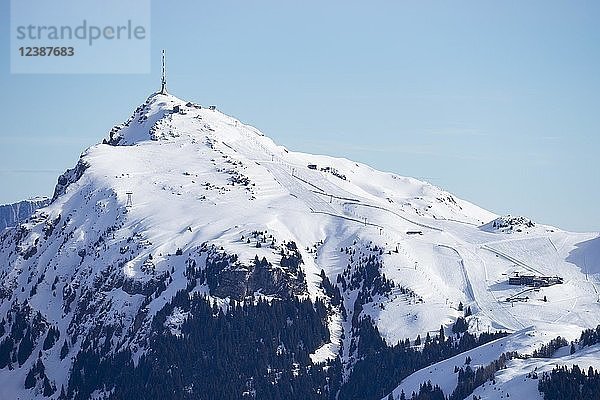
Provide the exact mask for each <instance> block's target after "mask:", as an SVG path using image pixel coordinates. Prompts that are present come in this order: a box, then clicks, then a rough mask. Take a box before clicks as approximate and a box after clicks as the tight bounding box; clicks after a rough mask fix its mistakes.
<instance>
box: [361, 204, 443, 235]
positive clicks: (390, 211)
mask: <svg viewBox="0 0 600 400" xmlns="http://www.w3.org/2000/svg"><path fill="white" fill-rule="evenodd" d="M355 205H358V206H364V207H371V208H377V209H379V210H383V211H387V212H389V213H392V214H394V215H395V216H397V217H399V218H402V219H403V220H405V221H408V222H410V223H411V224H414V225H417V226H420V227H421V228H426V229H431V230H434V231H437V232H443V231H444V230H443V229H441V228H437V227H434V226H430V225H426V224H422V223H420V222H416V221H413V220H411V219H409V218H406V217H404V216H402V215H400V214H398V213H397V212H395V211H392V210H390V209H388V208H385V207H381V206H377V205H374V204H366V203H355Z"/></svg>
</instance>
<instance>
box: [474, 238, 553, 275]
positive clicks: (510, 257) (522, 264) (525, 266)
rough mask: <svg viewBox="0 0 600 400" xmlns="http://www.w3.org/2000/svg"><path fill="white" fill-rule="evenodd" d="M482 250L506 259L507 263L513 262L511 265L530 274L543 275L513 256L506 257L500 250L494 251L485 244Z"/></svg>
mask: <svg viewBox="0 0 600 400" xmlns="http://www.w3.org/2000/svg"><path fill="white" fill-rule="evenodd" d="M482 249H485V250H488V251H491V252H492V253H495V254H498V255H499V256H501V257H504V258H506V259H507V260H508V261H510V262H513V263H515V264H517V265H519V266H521V267H523V268H525V269H527V270H529V271H531V272H535V273H536V274H539V275H544V273H543V272H541V271H539V270H537V269H535V268H533V267H532V266H530V265H527V264H525V263H524V262H523V261H520V260H518V259H516V258H514V257H513V256H510V255H508V254H506V253H503V252H501V251H500V250H496V249H494V248H493V247H490V246H488V245H487V244H484V245H483V246H482Z"/></svg>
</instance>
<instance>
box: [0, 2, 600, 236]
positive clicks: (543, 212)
mask: <svg viewBox="0 0 600 400" xmlns="http://www.w3.org/2000/svg"><path fill="white" fill-rule="evenodd" d="M8 15H9V4H8V2H2V3H1V5H0V16H1V21H0V32H1V33H2V37H3V40H2V42H1V43H0V46H1V48H0V52H1V53H2V54H3V56H2V58H1V60H2V66H1V69H0V87H1V88H2V95H0V116H1V120H2V124H1V126H0V187H1V189H0V203H6V202H13V201H17V200H19V199H23V198H26V197H30V196H33V195H37V194H46V195H49V194H51V192H52V190H53V186H54V184H55V182H56V178H57V176H58V175H59V174H60V173H61V172H62V171H64V170H65V169H66V168H69V167H72V166H73V165H75V163H76V161H77V158H78V157H79V154H80V153H81V151H83V150H84V149H85V148H86V147H87V146H89V145H92V144H95V143H97V142H99V141H100V140H101V139H102V137H104V136H105V135H106V134H107V132H108V131H109V130H110V128H111V127H112V126H113V125H114V124H117V123H120V122H122V121H124V120H125V119H126V118H127V117H128V116H129V115H130V114H131V112H132V111H133V110H134V109H135V107H137V105H139V104H140V103H142V102H143V101H144V100H145V98H146V97H147V96H148V95H149V94H150V93H151V92H152V91H153V90H156V89H157V88H158V85H159V74H160V59H159V54H160V49H161V48H166V49H167V52H168V64H169V65H168V70H169V89H170V91H171V92H172V93H173V94H175V95H176V96H178V97H180V98H184V99H189V100H193V101H197V102H200V103H201V104H216V105H218V106H219V108H220V109H221V110H222V111H224V112H225V113H227V114H231V115H234V116H236V117H238V118H239V119H241V120H242V121H244V122H246V123H250V124H252V125H254V126H256V127H258V128H259V129H261V130H262V131H263V132H265V133H266V134H267V135H268V136H270V137H271V138H273V139H274V140H275V141H276V142H277V143H279V144H283V145H285V146H287V147H289V148H290V149H293V150H299V151H305V152H312V153H324V154H330V155H334V156H340V157H346V158H351V159H355V160H358V161H362V162H365V163H368V164H370V165H372V166H373V167H375V168H378V169H382V170H386V171H392V172H395V173H398V174H401V175H406V176H414V177H417V178H422V179H425V180H427V181H429V182H432V183H434V184H436V185H438V186H440V187H442V188H444V189H446V190H448V191H450V192H452V193H454V194H456V195H457V196H459V197H461V198H464V199H466V200H470V201H472V202H474V203H476V204H478V205H480V206H482V207H484V208H487V209H489V210H491V211H494V212H496V213H499V214H507V213H510V214H513V215H515V214H518V215H526V216H529V217H530V218H532V219H533V220H535V221H539V222H543V223H547V224H551V225H556V226H559V227H561V228H564V229H570V230H575V231H585V230H591V231H598V230H600V213H599V212H598V204H600V179H599V175H600V173H599V171H600V168H599V167H598V156H597V154H598V150H599V149H600V134H599V133H600V132H599V126H600V112H599V111H598V110H600V44H599V43H600V24H598V22H597V21H598V18H599V17H600V3H599V2H596V1H575V2H573V1H527V2H523V1H502V2H500V1H461V2H434V1H373V2H368V3H366V2H353V1H350V2H348V1H344V2H342V1H328V2H317V1H303V2H294V3H292V2H282V1H253V2H247V1H211V2H208V1H204V0H203V1H185V0H180V1H177V2H159V1H153V2H152V12H151V15H152V24H151V47H152V52H153V54H154V55H155V61H156V62H155V64H154V65H152V73H151V74H129V75H127V74H104V75H102V74H95V75H94V74H79V75H68V74H63V75H50V74H48V75H45V74H39V75H14V74H10V58H9V34H10V31H9V25H10V24H9V17H8Z"/></svg>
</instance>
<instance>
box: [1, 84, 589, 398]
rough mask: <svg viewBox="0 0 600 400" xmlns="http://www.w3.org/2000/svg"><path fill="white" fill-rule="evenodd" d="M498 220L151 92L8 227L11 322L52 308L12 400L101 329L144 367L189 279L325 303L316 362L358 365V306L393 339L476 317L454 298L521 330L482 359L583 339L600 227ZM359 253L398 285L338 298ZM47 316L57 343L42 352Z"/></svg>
mask: <svg viewBox="0 0 600 400" xmlns="http://www.w3.org/2000/svg"><path fill="white" fill-rule="evenodd" d="M496 218H497V215H495V214H493V213H491V212H488V211H486V210H483V209H481V208H479V207H477V206H475V205H473V204H471V203H469V202H467V201H464V200H461V199H458V198H456V197H455V196H453V195H451V194H450V193H448V192H445V191H444V190H442V189H439V188H437V187H435V186H433V185H430V184H428V183H424V182H421V181H418V180H416V179H412V178H405V177H401V176H398V175H395V174H391V173H385V172H380V171H376V170H374V169H372V168H370V167H368V166H366V165H363V164H360V163H356V162H353V161H350V160H346V159H339V158H333V157H327V156H318V155H311V154H303V153H297V152H292V151H289V150H287V149H285V148H284V147H282V146H278V145H276V144H275V143H274V142H273V141H272V140H271V139H269V138H268V137H266V136H264V135H263V134H262V133H260V132H259V131H258V130H257V129H256V128H253V127H251V126H248V125H245V124H243V123H241V122H240V121H238V120H237V119H235V118H233V117H230V116H227V115H225V114H223V113H221V112H220V111H218V110H211V109H207V108H204V107H202V106H200V105H197V104H194V103H191V102H186V101H183V100H180V99H178V98H176V97H174V96H172V95H162V94H153V95H151V96H150V97H149V98H148V99H147V100H146V102H145V103H144V104H142V105H141V106H140V107H138V109H137V110H136V111H135V112H134V114H133V115H132V117H131V118H130V119H129V120H128V121H127V122H126V123H124V124H122V125H119V126H116V127H115V128H113V129H112V130H111V132H110V133H109V135H108V136H107V137H106V138H105V140H104V141H103V143H102V144H98V145H96V146H92V147H91V148H89V149H87V150H86V151H85V152H84V153H83V154H82V156H81V159H80V161H79V163H78V165H77V166H76V167H75V168H74V169H73V170H69V171H67V173H65V174H63V175H62V176H61V178H60V179H59V183H58V185H57V190H56V193H55V196H54V199H53V202H52V203H51V204H49V205H48V206H46V207H44V208H42V209H39V210H37V211H36V212H35V213H34V214H33V215H32V216H31V217H30V218H28V219H27V220H26V221H24V222H22V223H20V224H19V226H17V227H16V228H14V229H9V230H6V231H4V232H2V233H1V234H0V266H1V268H2V269H1V271H0V277H1V278H2V287H1V288H0V290H1V296H0V299H1V302H0V319H1V318H4V319H5V320H7V321H8V315H9V314H11V313H17V311H15V310H16V309H19V307H21V306H23V307H25V305H27V306H28V307H31V311H29V312H27V313H26V314H27V315H28V318H29V317H31V318H29V319H30V320H32V321H33V320H34V319H35V318H34V317H32V316H33V315H35V314H36V313H37V312H39V315H40V317H39V321H37V322H36V325H35V326H37V328H38V330H39V335H37V336H35V335H34V340H33V349H32V351H31V355H30V356H28V357H25V359H24V360H23V362H22V363H19V362H14V361H12V362H11V365H12V366H13V367H14V368H13V369H12V370H11V369H9V368H8V367H6V368H4V369H1V371H2V373H1V374H0V398H5V397H6V398H8V397H15V396H21V398H33V397H37V398H43V397H44V395H43V393H42V390H41V389H40V384H38V385H37V386H35V387H34V388H28V389H26V388H25V387H24V386H23V382H24V381H25V377H26V374H27V373H28V371H30V370H31V369H32V368H33V366H34V365H35V363H36V360H38V353H40V354H41V357H39V359H41V360H42V361H43V363H44V365H45V367H46V372H45V374H46V376H47V379H48V381H49V382H50V385H53V386H54V387H55V388H56V390H55V392H53V394H52V395H50V396H46V397H52V398H57V397H58V395H59V392H60V388H61V386H63V387H66V386H67V384H68V379H69V375H70V374H71V368H72V363H73V360H74V358H75V357H76V355H77V354H78V352H79V351H80V350H81V349H82V347H85V346H86V345H88V344H89V343H90V342H91V343H93V344H94V345H95V346H98V347H102V348H106V349H109V350H110V352H112V353H114V352H117V351H119V350H122V349H125V348H127V349H129V350H130V351H131V353H132V354H133V357H134V360H135V361H136V362H137V360H138V359H139V357H140V356H141V355H143V354H144V353H145V352H146V351H147V346H148V343H149V341H148V338H149V337H150V333H151V332H152V329H153V327H152V320H153V317H154V316H155V315H157V314H158V313H159V312H160V311H161V310H162V309H163V308H164V307H165V306H166V305H167V304H168V303H169V302H171V301H172V299H173V298H174V297H175V295H176V294H177V292H178V291H181V290H185V289H186V288H188V289H190V290H192V291H193V292H195V293H205V294H207V295H209V296H210V298H211V299H212V300H213V301H216V302H217V303H218V304H219V305H221V306H223V307H227V305H228V304H234V301H239V300H243V299H244V298H246V297H247V296H249V295H252V294H255V295H256V296H257V297H262V298H265V299H277V298H286V297H294V296H298V297H302V298H310V299H312V300H313V301H314V300H316V299H321V300H323V301H325V302H326V303H327V304H328V306H329V310H330V314H329V315H328V319H327V321H328V327H329V342H328V343H324V344H323V345H322V346H321V347H319V348H318V349H317V350H315V351H314V352H313V353H312V354H311V359H312V361H313V362H315V363H326V362H331V361H332V360H334V359H335V358H336V357H337V356H340V359H341V364H342V370H343V373H344V374H346V376H347V374H349V373H351V371H352V368H353V366H354V364H355V363H356V361H357V359H356V354H355V353H353V351H352V340H354V339H356V338H354V337H353V335H354V333H353V332H354V331H353V329H352V327H353V325H352V318H353V317H354V315H353V313H354V312H355V310H356V312H357V313H358V315H357V316H356V317H355V318H356V319H358V320H360V319H362V318H364V317H366V316H370V318H371V319H372V320H373V321H374V322H375V324H376V326H377V329H378V331H379V333H380V334H381V335H382V337H383V338H384V339H385V341H386V342H387V343H388V344H395V343H396V342H398V341H401V340H404V339H406V338H410V339H411V340H413V339H414V338H415V337H416V336H417V335H421V336H424V335H425V334H427V333H428V332H429V333H435V332H437V331H438V330H439V328H440V325H443V326H445V327H446V328H447V329H450V328H451V326H452V324H453V323H454V322H455V321H456V319H457V318H458V317H459V316H462V315H463V313H462V311H460V310H459V304H461V303H462V305H463V306H465V307H466V306H469V307H470V308H471V309H472V311H473V315H472V316H470V317H469V318H468V324H469V330H470V331H471V332H474V333H478V332H487V331H492V332H493V331H498V330H506V331H508V332H511V333H513V334H512V335H510V336H508V337H506V338H504V339H501V341H497V342H493V343H491V344H487V345H485V346H484V347H482V348H477V349H474V350H471V353H472V358H473V360H476V361H475V362H477V363H485V362H488V361H491V360H492V359H494V358H495V357H497V351H496V350H498V349H499V348H500V347H503V348H511V349H515V351H520V350H523V349H526V348H529V347H531V346H533V345H534V344H535V345H537V344H539V343H543V342H544V341H546V340H547V339H549V334H548V332H552V335H554V334H556V335H558V334H560V335H562V336H563V337H568V338H575V337H577V336H578V335H579V332H580V331H581V329H584V328H590V327H595V326H596V325H598V324H600V313H599V311H600V307H599V304H600V303H598V300H599V294H598V291H597V285H598V275H596V274H597V273H598V272H600V271H598V270H597V269H596V270H594V269H593V267H592V266H593V265H596V264H597V260H598V254H599V253H598V252H597V249H598V246H588V245H585V243H587V242H593V241H594V240H595V241H596V242H597V239H596V237H597V234H595V233H590V234H575V233H569V232H564V231H561V230H559V229H555V228H553V229H549V228H546V227H543V226H542V225H536V229H533V230H523V231H521V232H520V231H519V230H518V229H515V230H513V231H512V234H511V235H504V234H499V233H496V232H493V231H491V230H489V229H480V228H479V227H480V226H481V225H484V224H487V223H488V222H489V223H491V222H490V221H492V220H496ZM488 225H489V224H488ZM538 228H539V229H538ZM263 259H264V262H263V261H262V260H263ZM224 260H225V261H226V262H225V261H224ZM282 260H286V262H285V263H284V262H283V261H282ZM290 260H291V261H290ZM298 260H300V261H298ZM362 262H375V263H376V265H378V266H380V267H379V272H380V273H381V276H382V277H383V276H384V277H385V279H387V280H389V282H390V283H389V284H386V283H385V281H384V280H383V278H382V280H380V281H377V282H384V284H381V285H382V286H383V289H381V288H376V287H375V286H374V289H373V291H372V293H371V294H372V295H370V296H368V298H366V299H364V301H365V303H364V304H362V305H361V307H360V308H356V300H357V296H358V295H359V293H361V291H363V290H364V288H365V285H366V284H365V283H361V282H359V283H357V286H356V287H350V286H349V287H347V288H345V289H344V290H341V291H340V293H341V294H340V296H341V305H335V304H333V300H332V296H331V294H330V293H327V290H326V288H325V286H324V283H323V282H324V280H323V277H322V275H321V270H323V273H324V275H325V277H326V278H327V279H329V281H330V282H332V283H333V285H337V286H338V289H339V287H340V286H341V285H340V284H339V281H338V278H339V276H340V275H344V274H346V275H345V276H347V277H351V276H353V275H355V274H356V273H358V272H360V271H361V270H360V268H361V267H362V264H361V263H362ZM225 264H226V266H225V267H224V265H225ZM190 271H193V272H190ZM206 271H209V272H210V271H213V273H214V274H216V276H217V279H216V281H215V282H213V283H211V282H212V281H210V279H208V280H206V276H205V275H206ZM357 271H358V272H357ZM518 271H520V272H522V273H524V272H527V273H533V274H540V275H548V276H560V277H561V278H562V279H563V280H564V283H562V284H559V285H554V286H550V287H544V288H541V289H539V290H538V291H534V290H528V288H526V287H521V286H513V285H509V284H508V282H507V279H508V276H509V275H511V274H513V273H515V272H518ZM191 274H197V276H194V277H193V278H194V279H192V278H190V275H191ZM203 274H204V275H203ZM203 279H205V280H203ZM190 282H191V283H190ZM377 284H378V285H379V284H380V283H377ZM211 285H212V286H211ZM386 285H387V286H386ZM388 286H389V287H388ZM524 290H527V293H526V294H525V295H523V294H522V293H521V292H523V291H524ZM524 297H527V299H526V301H525V299H524ZM544 297H546V299H547V300H548V301H544V300H543V298H544ZM514 298H519V299H522V300H514ZM507 299H513V301H507ZM342 305H343V308H344V309H345V310H346V311H347V312H348V317H347V318H344V317H343V316H342V311H341V310H342ZM23 313H25V312H24V311H23ZM11 315H12V314H11ZM187 317H188V314H187V312H186V311H184V310H182V309H180V308H177V309H174V310H173V312H172V313H171V314H169V316H168V318H167V321H166V322H165V324H164V325H163V327H164V329H166V330H167V331H168V332H170V334H172V335H174V336H181V335H182V333H181V326H182V324H183V323H184V322H185V321H186V319H187ZM32 324H33V322H32ZM9 325H10V324H9V323H8V322H7V325H6V326H7V329H6V331H5V330H4V329H3V330H1V332H3V336H2V338H4V339H7V338H8V337H9V334H10V332H9V329H8V326H9ZM11 326H12V325H11ZM49 327H54V328H56V329H57V330H58V331H59V339H58V340H57V342H56V343H57V344H55V345H53V346H52V347H50V348H49V349H43V346H44V345H43V342H44V337H45V336H46V332H47V331H48V329H49ZM550 336H551V335H550ZM65 340H66V341H67V342H68V346H67V350H66V351H68V356H66V357H63V356H61V352H62V349H61V346H60V345H61V344H62V343H63V341H65ZM492 348H493V350H491V349H492ZM15 349H16V345H15ZM15 352H16V350H15ZM456 358H457V359H459V358H460V359H463V360H464V354H463V355H459V356H456ZM456 362H457V361H456V360H453V359H449V360H446V361H443V362H442V363H439V364H436V366H434V367H435V368H437V369H434V371H438V372H432V373H429V371H431V369H428V370H427V371H418V372H416V373H415V374H414V375H412V376H411V377H409V378H407V379H406V380H405V381H404V382H402V383H401V384H400V382H397V383H398V384H400V386H399V387H398V389H396V390H395V391H394V394H396V395H397V394H399V390H401V389H402V388H405V389H406V390H405V392H407V394H408V393H409V391H412V390H413V388H414V387H415V385H416V387H417V388H418V385H419V384H420V383H422V382H423V381H424V380H427V379H431V380H432V382H433V383H436V382H439V384H440V385H441V386H442V388H443V389H444V391H447V390H449V391H450V392H451V390H452V389H453V388H452V385H453V384H455V382H454V381H452V380H451V379H450V380H449V381H448V380H447V378H446V377H447V376H451V375H448V373H447V371H446V370H447V369H448V368H454V365H455V363H456ZM515 365H516V364H515ZM0 367H1V365H0ZM429 368H432V367H429ZM515 371H525V369H523V368H522V367H520V366H519V367H518V368H516V369H515ZM519 373H520V372H519ZM445 379H446V380H445ZM511 379H512V378H511ZM507 381H508V378H507ZM478 393H479V392H478ZM481 393H482V396H487V394H486V393H487V392H486V391H484V390H482V391H481ZM447 394H448V393H447ZM490 396H491V395H490ZM483 398H487V397H483ZM489 398H494V397H489Z"/></svg>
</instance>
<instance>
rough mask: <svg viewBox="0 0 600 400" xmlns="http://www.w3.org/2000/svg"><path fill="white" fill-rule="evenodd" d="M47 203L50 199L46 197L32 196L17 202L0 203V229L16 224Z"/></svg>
mask: <svg viewBox="0 0 600 400" xmlns="http://www.w3.org/2000/svg"><path fill="white" fill-rule="evenodd" d="M49 203H50V199H49V198H47V197H34V198H32V199H28V200H23V201H19V202H17V203H12V204H0V231H2V230H3V229H4V228H7V227H9V226H10V227H13V226H16V225H17V224H18V223H19V222H21V221H24V220H26V219H27V218H29V216H30V215H31V214H33V212H34V211H35V210H37V209H38V208H42V207H46V206H47V205H48V204H49Z"/></svg>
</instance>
